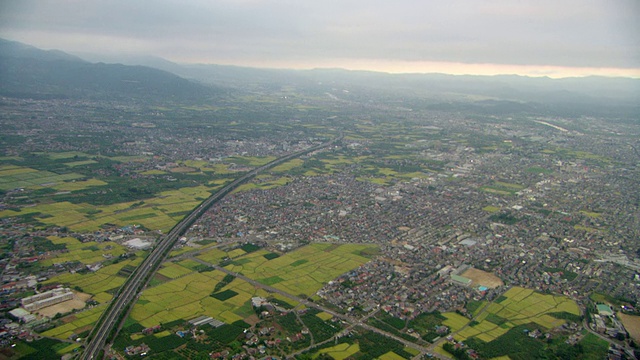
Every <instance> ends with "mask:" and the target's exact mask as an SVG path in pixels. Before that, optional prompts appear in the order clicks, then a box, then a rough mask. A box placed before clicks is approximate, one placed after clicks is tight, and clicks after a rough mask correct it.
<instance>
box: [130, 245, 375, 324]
mask: <svg viewBox="0 0 640 360" xmlns="http://www.w3.org/2000/svg"><path fill="white" fill-rule="evenodd" d="M371 247H372V246H369V245H340V246H335V245H331V244H314V245H309V246H305V247H302V248H299V249H297V250H295V251H293V252H291V253H288V254H286V255H283V256H280V257H278V258H274V259H272V260H268V259H266V258H265V257H264V255H265V254H267V253H268V252H267V251H266V250H258V251H254V252H251V253H245V252H244V251H243V250H242V249H236V250H233V251H232V252H234V253H235V255H236V256H235V258H236V259H237V260H235V261H233V262H232V263H231V264H229V265H227V266H226V267H227V268H228V269H229V270H231V271H234V272H240V273H242V274H244V275H246V276H248V277H250V278H252V279H256V280H258V281H261V282H262V283H265V284H266V285H268V284H271V285H272V286H274V287H276V288H278V289H281V290H284V291H286V292H288V293H290V294H292V295H301V296H310V295H312V294H314V293H315V292H316V291H317V290H318V289H320V288H321V287H322V286H323V285H324V284H325V283H326V282H328V281H330V280H332V279H334V278H335V277H337V276H338V275H340V274H342V273H344V272H346V271H349V270H352V269H354V268H356V267H357V266H359V265H360V264H363V263H365V262H367V261H368V259H367V258H366V257H364V256H361V255H360V253H361V252H363V251H367V250H369V248H371ZM226 254H227V253H225V252H223V251H221V250H219V249H211V250H209V251H207V252H205V253H203V254H200V255H198V258H200V259H202V260H205V261H209V260H212V261H211V262H212V263H214V264H217V263H218V262H219V261H220V259H221V258H222V257H224V256H226ZM301 260H307V261H306V262H304V261H301ZM294 263H296V264H298V265H297V266H291V264H294ZM234 264H235V265H234ZM194 268H195V264H193V260H189V261H186V260H183V261H181V262H180V263H165V264H164V265H163V267H162V269H161V270H160V271H159V273H160V274H161V275H163V276H165V277H166V278H168V279H169V280H168V281H165V282H162V283H159V284H157V286H154V287H151V288H149V289H147V290H145V291H144V292H143V293H142V295H141V297H140V301H138V303H137V304H136V305H135V306H134V308H133V310H132V312H131V318H132V319H133V320H135V321H137V322H139V323H140V324H142V325H143V326H145V327H146V326H154V325H157V324H159V323H167V322H171V321H175V320H179V319H190V318H194V317H196V316H198V315H208V316H211V317H214V318H216V319H219V320H221V321H224V322H226V323H232V322H234V321H237V320H242V319H244V318H246V317H247V316H250V315H251V314H253V310H252V309H251V305H250V301H251V298H252V297H254V296H262V297H269V296H270V295H269V294H268V293H267V292H266V291H264V290H262V289H259V288H256V287H255V286H253V285H251V284H249V283H247V282H244V281H241V280H239V279H235V280H233V281H231V282H230V283H228V284H227V285H225V286H224V287H222V288H221V289H219V291H218V292H217V294H229V296H230V295H231V294H233V293H236V294H234V295H233V296H231V297H228V298H227V296H217V297H219V298H221V299H224V300H220V299H216V297H212V296H211V294H212V292H213V290H214V288H215V286H216V284H218V283H219V282H221V281H222V279H223V278H224V277H225V274H224V273H222V272H219V271H207V272H202V273H198V272H196V271H193V270H192V269H194ZM272 297H275V298H276V299H279V300H282V301H285V302H288V303H290V304H292V301H291V300H290V299H288V298H284V297H280V296H272ZM292 305H297V304H292ZM327 315H328V314H323V313H321V315H320V317H321V318H322V319H324V318H326V317H327Z"/></svg>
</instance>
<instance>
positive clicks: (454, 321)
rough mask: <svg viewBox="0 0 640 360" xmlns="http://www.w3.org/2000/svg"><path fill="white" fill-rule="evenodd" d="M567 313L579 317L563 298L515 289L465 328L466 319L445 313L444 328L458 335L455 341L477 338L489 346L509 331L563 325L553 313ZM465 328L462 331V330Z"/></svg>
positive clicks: (576, 308)
mask: <svg viewBox="0 0 640 360" xmlns="http://www.w3.org/2000/svg"><path fill="white" fill-rule="evenodd" d="M562 312H567V313H570V314H573V315H576V316H579V315H580V310H579V308H578V305H577V304H576V303H575V302H574V301H573V300H570V299H568V298H566V297H564V296H556V295H543V294H540V293H536V292H534V291H533V290H530V289H524V288H520V287H514V288H511V289H509V290H508V291H507V292H506V293H505V294H504V295H503V296H502V297H500V298H498V299H497V300H496V301H494V302H493V303H490V304H489V305H488V306H487V307H486V309H485V311H483V312H481V313H480V314H479V316H478V317H477V318H476V319H475V323H473V324H471V325H470V326H466V327H464V326H465V324H466V323H468V319H466V318H464V317H462V316H459V315H457V314H454V313H445V314H443V315H444V316H446V317H447V320H445V321H444V324H445V325H447V326H450V327H451V330H452V331H458V330H460V329H462V330H460V331H459V332H458V333H456V334H455V338H456V339H457V340H459V341H465V340H467V339H469V338H476V339H479V340H481V341H483V342H490V341H493V340H495V339H497V338H498V337H500V336H502V335H504V334H506V333H507V332H508V331H509V329H511V328H513V327H515V326H520V325H525V324H530V323H534V324H537V325H539V326H541V327H542V328H544V329H551V328H554V327H557V326H560V325H562V324H564V323H565V320H562V319H558V318H555V317H553V316H552V315H551V314H552V313H562ZM463 327H464V328H463Z"/></svg>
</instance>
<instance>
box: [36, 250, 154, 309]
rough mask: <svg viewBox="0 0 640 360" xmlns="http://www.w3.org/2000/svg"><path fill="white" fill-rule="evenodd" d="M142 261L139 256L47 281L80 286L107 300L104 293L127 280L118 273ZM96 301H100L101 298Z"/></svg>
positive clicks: (83, 289) (48, 282) (47, 282)
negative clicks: (94, 269) (87, 271)
mask: <svg viewBox="0 0 640 360" xmlns="http://www.w3.org/2000/svg"><path fill="white" fill-rule="evenodd" d="M141 261H142V258H140V257H138V258H135V259H133V260H125V261H121V262H119V263H117V264H113V265H109V266H105V267H103V268H101V269H100V270H98V271H96V272H91V273H86V274H78V273H75V274H71V273H66V274H62V275H59V276H56V277H53V278H51V279H49V280H47V281H46V282H45V283H46V284H51V283H53V284H58V283H60V284H65V285H67V286H69V287H75V286H79V287H80V288H81V289H82V292H85V293H88V294H92V295H94V296H95V295H98V294H100V295H99V297H100V299H102V300H105V298H106V296H107V295H108V294H106V295H105V294H103V293H105V292H107V291H109V290H111V289H115V288H117V287H120V286H121V285H122V284H123V283H124V281H125V280H126V279H125V278H124V277H122V276H118V275H116V273H117V272H118V271H120V269H122V268H123V267H124V266H126V265H130V266H137V265H138V264H139V263H140V262H141ZM109 296H110V295H109ZM96 301H99V302H100V300H96Z"/></svg>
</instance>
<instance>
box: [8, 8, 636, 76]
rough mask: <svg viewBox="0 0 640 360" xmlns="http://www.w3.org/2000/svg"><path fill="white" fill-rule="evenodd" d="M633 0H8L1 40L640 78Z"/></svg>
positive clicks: (203, 57)
mask: <svg viewBox="0 0 640 360" xmlns="http://www.w3.org/2000/svg"><path fill="white" fill-rule="evenodd" d="M639 14H640V5H639V3H638V2H637V1H634V0H625V1H614V2H612V1H577V0H571V1H563V2H557V1H519V2H513V1H505V0H499V1H490V2H477V1H469V0H457V1H448V2H436V1H415V0H403V1H395V2H387V1H362V0H351V1H323V2H311V1H302V2H301V1H278V0H268V1H252V0H246V1H215V2H212V1H135V2H130V1H120V0H118V1H12V2H3V3H2V4H1V5H0V24H1V25H0V37H2V38H6V39H10V40H15V41H21V42H25V43H29V44H32V45H34V46H37V47H40V48H45V49H60V50H63V51H66V52H71V53H75V54H78V55H82V54H87V53H93V54H96V53H97V54H108V55H118V56H120V55H146V56H158V57H162V58H165V59H168V60H171V61H174V62H180V63H209V64H228V65H239V66H250V67H261V68H293V69H310V68H327V67H331V68H344V69H351V70H374V71H383V72H392V73H412V72H425V73H431V72H440V73H449V74H477V75H494V74H519V75H526V76H549V77H567V76H588V75H603V76H622V77H634V78H638V77H640V50H639V49H640V37H639V35H638V34H640V29H638V15H639Z"/></svg>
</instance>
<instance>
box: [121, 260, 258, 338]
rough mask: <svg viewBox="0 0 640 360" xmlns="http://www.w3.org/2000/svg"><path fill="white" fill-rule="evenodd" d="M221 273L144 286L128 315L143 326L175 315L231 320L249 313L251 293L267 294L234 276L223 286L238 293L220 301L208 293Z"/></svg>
mask: <svg viewBox="0 0 640 360" xmlns="http://www.w3.org/2000/svg"><path fill="white" fill-rule="evenodd" d="M224 276H225V274H224V273H222V272H219V271H210V272H204V273H197V272H193V273H191V274H189V275H186V276H184V277H181V278H179V279H177V280H171V281H168V282H165V283H162V284H161V285H158V286H156V287H153V288H149V289H147V290H145V291H144V292H143V293H142V295H141V296H140V300H139V302H138V303H137V304H136V305H135V306H134V308H133V310H132V312H131V317H132V318H133V319H134V320H136V321H138V322H139V323H140V324H142V326H145V327H148V326H155V325H158V324H159V323H166V322H170V321H174V320H178V319H185V320H186V319H191V318H194V317H196V316H199V315H207V316H211V317H213V318H215V319H218V320H221V321H224V322H226V323H232V322H234V321H237V320H242V319H244V318H245V317H247V316H249V315H251V314H252V313H253V310H252V309H251V306H250V302H251V298H252V297H254V296H263V297H267V296H268V294H267V292H265V291H263V290H261V289H256V288H254V287H253V286H252V285H251V284H249V283H246V282H244V281H242V280H239V279H235V280H233V281H232V282H231V283H230V284H229V285H227V286H226V287H224V288H223V289H222V290H233V291H235V292H236V293H238V295H236V296H234V297H232V298H230V299H228V300H226V301H220V300H217V299H215V298H213V297H211V296H209V295H210V294H211V292H212V291H213V289H214V287H215V285H216V284H217V283H218V282H219V281H221V280H222V278H223V277H224Z"/></svg>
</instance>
